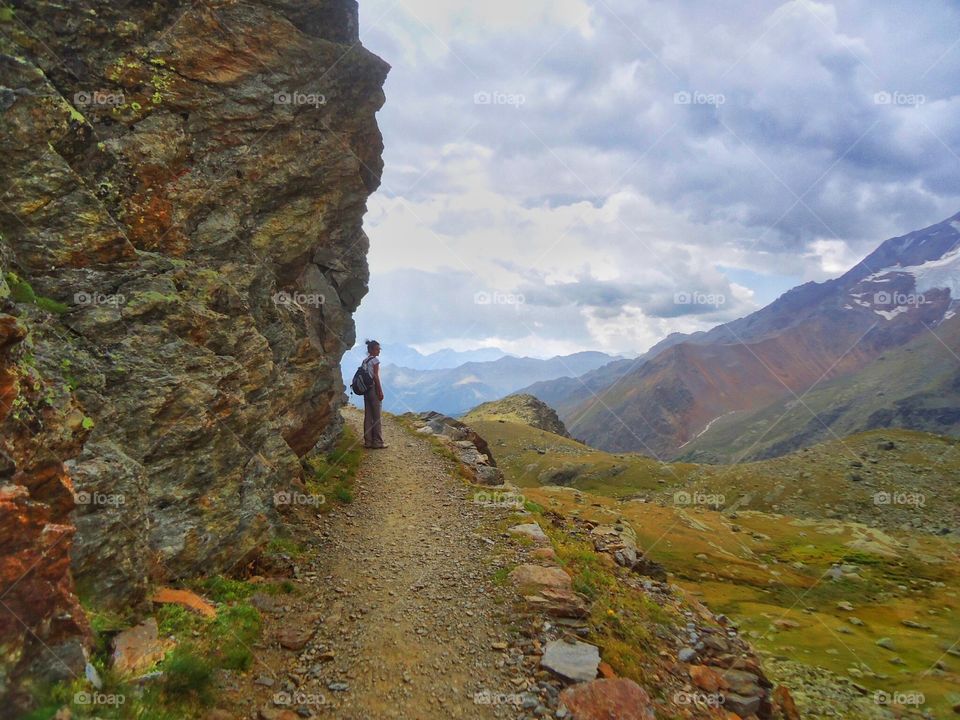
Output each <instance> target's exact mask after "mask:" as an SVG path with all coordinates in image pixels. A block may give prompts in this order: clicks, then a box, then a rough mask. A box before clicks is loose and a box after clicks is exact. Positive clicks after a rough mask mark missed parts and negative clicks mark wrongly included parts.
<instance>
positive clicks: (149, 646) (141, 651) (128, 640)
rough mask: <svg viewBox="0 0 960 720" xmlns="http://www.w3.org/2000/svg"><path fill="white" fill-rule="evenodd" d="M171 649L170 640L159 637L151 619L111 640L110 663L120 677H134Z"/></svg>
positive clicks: (154, 622)
mask: <svg viewBox="0 0 960 720" xmlns="http://www.w3.org/2000/svg"><path fill="white" fill-rule="evenodd" d="M172 647H173V642H172V641H171V640H169V639H167V638H160V637H159V631H158V629H157V621H156V619H154V618H152V617H151V618H147V619H146V620H144V621H143V622H142V623H140V624H139V625H137V626H135V627H132V628H128V629H126V630H124V631H123V632H121V633H120V634H119V635H117V636H116V637H115V638H114V639H113V654H112V655H111V656H110V662H111V665H112V667H113V669H114V670H115V671H116V672H118V673H120V674H121V675H135V674H136V673H139V672H142V671H144V670H146V669H147V668H150V667H152V666H153V665H156V664H157V663H158V662H160V661H161V660H163V658H164V656H165V655H166V654H167V651H168V650H170V649H171V648H172Z"/></svg>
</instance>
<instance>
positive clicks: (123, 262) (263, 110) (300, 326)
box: [0, 0, 389, 642]
mask: <svg viewBox="0 0 960 720" xmlns="http://www.w3.org/2000/svg"><path fill="white" fill-rule="evenodd" d="M12 6H13V8H14V12H15V15H16V18H17V22H16V23H13V24H11V26H10V27H9V29H10V32H9V33H6V34H4V35H3V36H2V37H0V101H2V102H0V115H2V123H0V126H2V129H0V177H2V178H3V189H2V190H0V193H2V194H3V201H4V204H3V206H2V209H0V275H6V274H7V273H8V272H11V273H15V274H16V276H17V277H19V278H23V279H24V281H26V282H28V283H29V284H30V286H31V287H32V288H33V290H34V292H35V294H36V296H37V297H40V298H46V299H49V300H50V301H52V303H57V304H59V305H53V304H48V305H47V306H43V305H42V304H40V303H24V302H18V301H17V300H16V299H15V298H13V297H12V296H11V294H10V292H9V286H8V284H7V283H6V282H4V283H3V285H2V286H0V289H3V288H6V290H7V292H4V293H0V311H2V312H3V313H4V314H3V315H0V319H4V318H9V320H8V321H7V322H8V323H14V324H15V327H17V328H21V330H17V333H22V334H23V335H24V337H28V338H29V343H30V350H29V355H30V358H31V362H33V363H34V364H35V366H36V373H37V375H38V376H40V377H42V378H43V382H44V383H46V384H47V385H48V386H50V387H53V388H66V389H67V390H66V394H65V395H64V398H63V399H62V400H60V401H58V402H61V403H67V402H68V401H69V403H71V404H72V407H73V410H74V411H75V412H67V413H66V414H65V415H64V416H63V417H59V416H57V417H53V416H51V417H50V418H49V419H47V420H45V424H44V426H43V428H42V432H43V433H46V434H47V436H49V435H50V434H54V435H56V436H57V437H58V439H59V440H58V441H59V442H60V447H61V451H60V452H59V453H58V452H54V453H53V455H54V456H56V462H57V463H60V465H58V466H57V467H60V466H62V468H63V477H62V478H60V482H62V484H63V486H64V487H69V486H70V485H71V483H72V488H71V492H72V493H73V494H74V495H75V496H77V497H80V498H84V499H86V500H85V502H82V503H78V506H77V509H76V510H75V511H74V512H73V513H70V512H69V511H67V512H66V513H61V514H59V515H57V514H54V515H51V522H52V521H53V520H56V522H57V523H63V525H62V527H63V528H64V529H63V532H64V533H67V534H69V535H70V536H72V537H73V546H72V551H71V552H72V562H73V574H74V576H75V577H76V583H77V586H78V587H79V588H80V592H81V594H82V595H83V596H85V597H90V598H91V599H92V601H93V602H95V603H96V604H98V605H103V606H122V605H127V604H130V603H133V602H136V601H138V600H140V599H142V598H143V597H144V594H145V592H146V590H147V588H148V586H149V585H150V584H151V583H152V582H154V581H158V580H176V579H177V578H180V577H187V576H192V575H196V574H206V573H216V572H227V571H229V570H231V569H232V568H235V567H237V566H238V565H240V564H242V563H244V562H245V561H247V560H248V559H249V558H250V557H251V556H252V554H254V553H256V552H257V550H258V548H259V547H261V546H262V545H263V543H264V542H265V541H266V539H267V538H268V537H269V534H270V531H271V529H272V528H273V527H274V525H275V524H276V522H277V514H276V509H275V508H274V507H273V504H272V498H273V496H274V494H275V492H277V490H279V489H283V488H286V487H289V485H290V483H292V482H295V481H296V480H297V478H298V477H299V475H300V473H301V468H300V463H299V458H300V457H301V456H303V455H304V454H306V453H308V452H309V451H310V450H311V449H313V448H314V446H315V445H316V444H317V442H318V440H321V439H322V438H327V439H329V437H330V435H331V433H330V430H331V428H334V427H336V426H337V423H338V410H339V406H340V404H341V403H342V401H343V386H342V381H341V379H340V370H339V361H340V357H341V355H342V353H343V352H344V351H345V350H346V349H348V348H349V347H351V346H352V345H353V344H354V341H355V333H354V326H353V320H352V313H353V312H354V311H355V310H356V308H357V306H358V304H359V302H360V299H361V298H362V297H363V295H364V294H365V292H366V286H367V279H368V269H367V263H366V253H367V249H368V241H367V238H366V236H365V235H364V233H363V229H362V218H363V214H364V212H365V209H366V200H367V197H368V196H369V194H370V193H371V192H373V191H374V190H375V189H376V188H377V186H378V184H379V176H380V173H381V170H382V161H381V153H382V149H383V145H382V139H381V135H380V132H379V130H378V128H377V124H376V119H375V114H376V112H377V110H378V109H379V108H380V107H381V105H382V103H383V101H384V96H383V91H382V86H383V82H384V79H385V77H386V74H387V71H388V69H389V67H388V65H387V64H386V63H385V62H383V61H382V60H381V59H379V58H378V57H376V56H375V55H373V54H371V53H370V52H368V51H367V50H366V49H364V48H363V47H362V45H361V44H360V43H359V35H358V27H357V6H356V3H355V2H353V1H352V0H297V1H296V2H291V1H290V0H220V1H216V0H215V1H214V2H210V3H202V4H198V3H190V2H186V1H178V0H164V1H161V2H157V3H143V4H131V3H112V2H107V1H106V0H78V2H75V3H69V4H58V3H51V2H29V3H28V2H18V1H16V0H14V2H12ZM58 306H63V307H64V309H65V312H63V313H57V312H53V311H52V309H55V308H56V307H58ZM11 327H13V326H11ZM11 332H13V331H11ZM8 335H9V333H8ZM11 342H12V341H11ZM6 362H7V366H5V367H7V368H8V369H6V370H0V372H6V373H7V375H8V376H9V375H10V373H11V372H12V371H11V370H9V367H8V366H9V363H10V362H13V361H12V360H8V361H6ZM8 384H9V383H8ZM4 407H5V406H4V405H2V404H0V408H4ZM2 417H4V415H3V414H2V413H0V418H2ZM78 418H79V420H77V419H78ZM75 420H77V422H74V421H75ZM12 422H16V420H14V419H11V418H9V417H8V419H7V420H6V422H5V425H4V431H5V432H4V436H3V443H4V447H3V451H4V453H5V456H4V457H5V460H4V462H7V461H9V464H11V465H13V466H14V469H13V470H11V472H10V473H7V475H5V476H4V478H5V482H9V478H8V475H9V476H11V477H17V476H16V475H15V473H22V472H24V469H23V467H21V462H23V461H21V460H20V459H18V457H19V455H18V454H22V453H23V452H24V448H25V447H27V445H28V444H29V443H30V442H32V440H31V439H30V438H29V437H25V436H21V435H20V434H8V433H7V432H6V431H7V428H8V427H10V426H11V423H12ZM34 437H36V436H34ZM13 487H14V488H15V489H14V490H11V491H10V492H11V493H12V494H11V495H10V497H9V498H8V502H9V503H11V504H14V505H15V504H17V503H20V504H24V503H26V504H27V505H29V504H30V503H33V502H35V501H37V500H36V498H35V497H34V492H35V489H34V488H27V490H28V493H29V495H28V496H23V497H22V494H23V491H22V490H19V489H16V488H22V487H25V486H24V485H22V484H19V483H18V482H17V481H14V485H13ZM68 495H69V494H68ZM71 505H72V503H71ZM7 522H8V520H6V519H0V523H2V524H3V525H4V527H5V529H8V528H6V523H7ZM74 524H75V526H76V530H75V535H74ZM61 547H63V548H66V549H69V548H70V543H69V542H68V541H66V540H65V541H64V542H63V544H62V546H61ZM42 564H43V563H41V565H42ZM48 570H49V571H50V572H53V571H54V570H53V569H51V568H40V569H39V572H47V571H48ZM56 572H59V573H60V578H61V580H62V583H63V588H64V592H65V595H64V597H67V596H70V597H74V600H75V596H74V595H73V592H72V582H71V581H70V579H69V573H68V571H67V568H66V566H65V563H62V562H61V563H59V564H58V565H57V567H56ZM38 612H42V611H40V610H39V609H38ZM16 634H17V630H16V629H15V628H12V627H10V628H8V627H6V626H4V636H3V638H0V641H4V642H7V641H8V640H10V639H11V638H12V636H14V635H16Z"/></svg>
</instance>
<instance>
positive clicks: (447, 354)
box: [341, 342, 507, 383]
mask: <svg viewBox="0 0 960 720" xmlns="http://www.w3.org/2000/svg"><path fill="white" fill-rule="evenodd" d="M381 345H382V350H383V353H382V357H383V360H384V361H385V362H389V363H390V364H391V365H397V366H399V367H405V368H410V369H412V370H445V369H449V368H455V367H457V366H458V365H463V364H464V363H468V362H490V361H493V360H499V359H500V358H502V357H506V355H507V353H505V352H504V351H503V350H501V349H500V348H478V349H476V350H451V349H450V348H443V349H442V350H437V351H435V352H432V353H427V354H426V355H424V354H423V353H421V352H419V351H418V350H416V349H414V348H412V347H410V346H409V345H403V344H393V343H382V344H381ZM366 356H367V348H366V346H365V345H364V344H363V343H362V342H360V343H357V345H356V346H355V347H354V348H352V349H351V350H348V351H347V352H346V353H344V355H343V361H342V363H341V364H342V365H343V374H344V377H346V378H348V380H347V382H348V383H349V378H352V377H353V373H354V371H355V370H356V369H357V366H358V365H360V363H361V362H363V359H364V358H365V357H366Z"/></svg>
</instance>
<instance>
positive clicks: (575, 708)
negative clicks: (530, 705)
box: [560, 678, 655, 720]
mask: <svg viewBox="0 0 960 720" xmlns="http://www.w3.org/2000/svg"><path fill="white" fill-rule="evenodd" d="M560 702H561V703H562V704H563V705H564V706H565V707H566V708H567V710H569V711H570V714H571V717H572V720H611V718H616V720H655V715H654V712H653V704H652V703H651V701H650V696H649V695H648V694H647V691H646V690H644V689H643V688H642V687H640V686H639V685H637V684H636V683H635V682H634V681H633V680H628V679H627V678H615V679H604V680H591V681H590V682H585V683H580V684H578V685H574V686H573V687H569V688H567V689H566V690H564V691H563V692H562V693H560Z"/></svg>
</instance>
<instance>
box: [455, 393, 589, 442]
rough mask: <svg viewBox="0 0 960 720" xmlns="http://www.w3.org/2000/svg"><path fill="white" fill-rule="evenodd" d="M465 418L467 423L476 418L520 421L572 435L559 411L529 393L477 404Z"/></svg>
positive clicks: (567, 435)
mask: <svg viewBox="0 0 960 720" xmlns="http://www.w3.org/2000/svg"><path fill="white" fill-rule="evenodd" d="M463 420H464V422H467V423H470V422H473V421H474V420H486V421H489V420H495V421H497V422H507V421H512V422H519V423H524V424H525V425H529V426H530V427H534V428H537V429H539V430H546V431H547V432H551V433H553V434H554V435H559V436H560V437H566V438H568V437H570V433H568V432H567V428H566V427H564V424H563V421H562V420H560V417H559V416H558V415H557V411H556V410H554V409H553V408H552V407H550V406H549V405H547V404H546V403H545V402H543V401H542V400H538V399H537V398H535V397H534V396H533V395H528V394H517V395H507V397H505V398H503V399H502V400H493V401H492V402H488V403H483V404H482V405H477V407H475V408H473V410H471V411H470V412H468V413H467V414H466V415H464V416H463Z"/></svg>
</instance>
